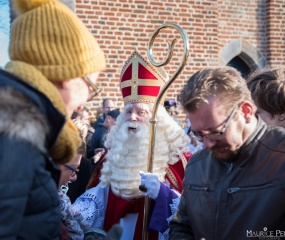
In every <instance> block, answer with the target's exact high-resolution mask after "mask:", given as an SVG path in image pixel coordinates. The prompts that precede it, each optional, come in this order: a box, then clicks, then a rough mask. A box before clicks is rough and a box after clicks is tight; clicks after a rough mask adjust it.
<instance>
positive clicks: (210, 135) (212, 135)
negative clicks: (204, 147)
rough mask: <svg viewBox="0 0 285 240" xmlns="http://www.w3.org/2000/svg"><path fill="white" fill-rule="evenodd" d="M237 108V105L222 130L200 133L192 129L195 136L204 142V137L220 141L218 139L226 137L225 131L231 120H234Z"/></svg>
mask: <svg viewBox="0 0 285 240" xmlns="http://www.w3.org/2000/svg"><path fill="white" fill-rule="evenodd" d="M236 110H237V108H236V107H235V108H234V109H233V111H232V112H231V114H230V116H229V118H228V120H227V121H226V123H225V125H224V126H223V128H222V130H221V131H219V132H216V133H208V134H200V133H197V132H195V131H192V132H193V134H194V136H195V137H196V138H197V139H198V140H199V141H200V142H203V139H204V137H206V138H208V139H211V140H214V141H218V140H222V139H223V138H224V136H223V135H224V133H225V132H226V130H227V128H228V126H229V123H230V121H231V120H232V118H233V116H234V114H235V112H236Z"/></svg>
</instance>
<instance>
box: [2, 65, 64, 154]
mask: <svg viewBox="0 0 285 240" xmlns="http://www.w3.org/2000/svg"><path fill="white" fill-rule="evenodd" d="M0 79H1V81H0V134H6V135H7V136H9V137H11V138H18V139H23V140H25V141H28V142H30V143H31V144H32V145H34V146H35V147H37V148H38V149H39V150H40V151H42V152H47V151H48V149H50V148H51V147H52V146H53V145H54V143H55V142H56V139H57V137H58V134H59V133H60V131H61V129H62V127H63V125H64V123H65V117H64V116H63V115H62V114H61V113H60V112H59V111H58V110H57V109H56V108H55V107H54V106H53V104H52V103H51V102H50V100H49V99H48V98H47V97H46V96H45V95H43V94H42V93H41V92H39V91H38V90H37V89H35V88H34V87H33V86H31V85H29V84H27V83H25V82H23V81H21V80H20V79H18V78H17V77H16V76H14V75H12V74H10V73H8V72H6V71H2V70H0Z"/></svg>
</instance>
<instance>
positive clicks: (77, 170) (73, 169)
mask: <svg viewBox="0 0 285 240" xmlns="http://www.w3.org/2000/svg"><path fill="white" fill-rule="evenodd" d="M64 166H65V167H66V168H67V169H69V170H70V171H72V173H71V175H70V176H71V177H74V176H75V175H76V174H77V173H78V172H79V169H75V168H73V167H71V166H69V165H68V164H64Z"/></svg>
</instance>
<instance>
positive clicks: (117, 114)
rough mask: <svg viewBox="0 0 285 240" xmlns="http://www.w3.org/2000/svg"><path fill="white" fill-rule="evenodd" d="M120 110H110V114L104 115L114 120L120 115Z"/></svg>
mask: <svg viewBox="0 0 285 240" xmlns="http://www.w3.org/2000/svg"><path fill="white" fill-rule="evenodd" d="M120 113H121V112H120V110H119V109H115V110H112V111H110V112H108V113H107V114H106V115H107V116H111V117H112V118H114V119H117V117H118V116H119V115H120Z"/></svg>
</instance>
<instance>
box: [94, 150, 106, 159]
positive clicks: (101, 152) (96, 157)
mask: <svg viewBox="0 0 285 240" xmlns="http://www.w3.org/2000/svg"><path fill="white" fill-rule="evenodd" d="M104 153H105V149H104V148H96V149H95V150H94V154H95V155H94V156H93V160H94V163H96V162H98V161H99V160H100V158H101V157H102V155H103V154H104Z"/></svg>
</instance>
